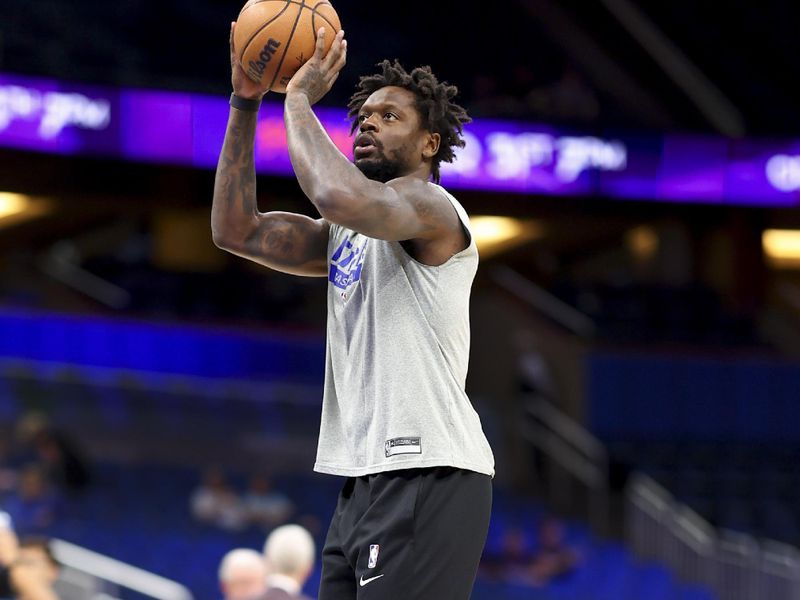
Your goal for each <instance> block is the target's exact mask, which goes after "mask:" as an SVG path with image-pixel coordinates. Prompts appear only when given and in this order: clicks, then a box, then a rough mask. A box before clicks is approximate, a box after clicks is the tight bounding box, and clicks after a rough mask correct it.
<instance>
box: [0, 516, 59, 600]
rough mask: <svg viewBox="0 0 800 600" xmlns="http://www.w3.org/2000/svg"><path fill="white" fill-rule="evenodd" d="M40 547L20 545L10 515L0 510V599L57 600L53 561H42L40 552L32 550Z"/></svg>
mask: <svg viewBox="0 0 800 600" xmlns="http://www.w3.org/2000/svg"><path fill="white" fill-rule="evenodd" d="M39 544H40V543H39V542H25V543H23V544H20V543H19V540H18V539H17V535H16V533H15V532H14V527H13V523H12V520H11V517H10V515H9V514H8V513H5V512H2V511H0V598H17V599H19V600H58V597H57V596H56V593H55V592H54V590H53V581H55V577H52V574H53V573H55V575H56V577H57V575H58V570H57V567H54V566H53V565H55V561H54V560H53V561H52V563H51V561H50V558H44V560H42V559H41V556H40V555H41V550H32V548H34V547H38V546H39ZM48 556H51V555H49V554H48Z"/></svg>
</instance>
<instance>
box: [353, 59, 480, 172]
mask: <svg viewBox="0 0 800 600" xmlns="http://www.w3.org/2000/svg"><path fill="white" fill-rule="evenodd" d="M377 66H378V67H379V68H380V69H381V72H380V73H376V74H375V75H365V76H364V77H362V78H361V79H360V80H359V81H358V86H357V87H356V92H355V93H354V94H353V96H352V97H351V98H350V101H349V102H348V103H347V108H348V113H347V116H348V117H349V118H350V119H352V120H353V123H352V126H351V127H350V133H353V132H354V131H355V130H356V129H357V128H358V113H359V112H360V111H361V107H362V106H363V105H364V102H366V101H367V98H369V97H370V96H371V95H372V94H373V92H376V91H377V90H379V89H381V88H383V87H386V86H396V87H401V88H405V89H407V90H409V91H410V92H412V93H413V94H414V96H415V97H416V108H417V111H418V112H419V114H420V117H421V119H422V128H423V129H425V130H427V131H430V132H431V133H438V134H439V135H440V136H441V138H442V139H441V143H440V145H439V152H437V153H436V156H434V157H433V161H432V165H431V175H433V180H434V181H435V182H436V183H439V165H440V163H442V162H448V163H450V162H453V159H454V158H455V152H454V149H455V148H463V147H464V140H463V139H461V134H462V131H463V126H464V125H465V124H466V123H469V122H470V121H471V120H472V119H470V118H469V116H468V115H467V111H466V110H464V109H463V108H462V107H461V106H459V105H458V104H456V103H455V102H453V98H455V96H456V94H458V88H457V87H456V86H454V85H450V84H448V83H447V82H444V81H443V82H439V80H438V79H436V75H434V74H433V73H431V68H430V67H417V68H415V69H413V70H412V71H411V73H408V72H407V71H406V70H405V69H404V68H403V67H402V65H401V64H400V63H399V62H398V61H397V60H395V61H394V62H391V61H389V60H384V61H383V62H380V63H378V65H377Z"/></svg>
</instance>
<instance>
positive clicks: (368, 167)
mask: <svg viewBox="0 0 800 600" xmlns="http://www.w3.org/2000/svg"><path fill="white" fill-rule="evenodd" d="M394 154H395V156H392V158H389V157H388V156H386V154H385V153H384V151H383V144H381V143H380V142H379V141H378V140H375V151H374V152H373V153H372V156H369V157H367V158H361V159H358V160H355V161H354V164H355V165H356V168H358V170H359V171H361V172H362V173H363V174H364V176H365V177H366V178H367V179H372V180H373V181H380V182H381V183H386V182H387V181H391V180H392V179H397V178H398V177H401V176H402V175H403V173H404V172H405V171H406V168H405V163H404V162H403V161H402V160H401V159H400V156H398V154H400V153H399V152H394Z"/></svg>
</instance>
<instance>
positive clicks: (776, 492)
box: [611, 442, 800, 546]
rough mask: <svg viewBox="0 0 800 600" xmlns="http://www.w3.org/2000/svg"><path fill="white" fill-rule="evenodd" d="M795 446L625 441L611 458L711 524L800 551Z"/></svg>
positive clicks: (799, 479) (799, 492) (799, 476)
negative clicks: (643, 477)
mask: <svg viewBox="0 0 800 600" xmlns="http://www.w3.org/2000/svg"><path fill="white" fill-rule="evenodd" d="M798 452H800V449H798V448H797V447H796V446H795V445H773V446H766V445H761V446H758V445H746V444H725V443H718V444H709V443H690V442H684V443H653V442H638V443H637V442H626V443H617V444H612V446H611V454H612V456H613V457H614V458H615V461H616V463H617V464H618V465H621V466H622V467H623V469H625V470H626V471H628V470H631V469H634V468H636V469H639V470H641V471H643V472H644V473H646V474H647V475H649V476H651V477H652V478H653V479H655V480H656V481H657V482H658V483H660V484H661V485H663V486H664V487H665V488H666V489H668V490H669V491H670V492H671V493H672V494H673V495H674V496H675V498H676V499H677V500H679V501H681V502H683V503H684V504H687V505H688V506H690V507H691V508H692V509H693V510H694V511H695V512H697V513H698V514H700V516H702V517H703V518H705V519H706V520H707V521H709V522H710V523H711V524H713V525H715V526H717V527H720V528H724V529H732V530H735V531H742V532H746V533H750V534H753V535H755V536H756V537H763V538H770V539H774V540H778V541H781V542H785V543H789V544H793V545H796V546H800V472H798V471H797V468H796V457H797V456H798Z"/></svg>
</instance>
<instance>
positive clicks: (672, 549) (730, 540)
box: [625, 474, 800, 600]
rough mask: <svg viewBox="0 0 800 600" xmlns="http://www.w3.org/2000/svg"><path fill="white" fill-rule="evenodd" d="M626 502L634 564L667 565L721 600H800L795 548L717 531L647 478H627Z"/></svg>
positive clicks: (799, 563)
mask: <svg viewBox="0 0 800 600" xmlns="http://www.w3.org/2000/svg"><path fill="white" fill-rule="evenodd" d="M625 500H626V506H625V536H626V539H627V541H628V543H629V544H630V546H631V548H632V550H633V552H634V554H635V555H636V556H637V557H638V558H640V559H642V560H657V561H661V562H664V563H666V564H667V565H668V566H669V567H671V568H672V569H673V570H674V571H675V573H676V574H677V575H678V577H679V578H680V579H681V580H682V581H684V582H686V583H692V584H700V585H704V586H707V587H709V588H711V589H713V590H714V591H715V592H716V593H717V595H718V597H719V599H720V600H800V551H798V549H797V548H795V547H793V546H789V545H787V544H781V543H778V542H775V541H772V540H760V541H759V540H756V539H755V538H754V537H753V536H751V535H748V534H745V533H740V532H734V531H728V530H719V531H718V530H715V529H714V527H712V526H711V525H710V524H709V523H708V522H707V521H705V520H704V519H703V518H701V517H700V516H699V515H697V514H696V513H695V512H694V511H692V510H691V509H690V508H688V507H687V506H685V505H683V504H681V503H680V502H678V501H676V500H675V499H674V498H673V497H672V496H671V495H670V494H669V492H667V490H665V489H664V488H663V487H661V486H660V485H658V483H656V482H655V481H653V480H652V479H651V478H649V477H647V476H646V475H642V474H634V475H633V476H632V477H631V479H630V481H629V483H628V487H627V490H626V493H625Z"/></svg>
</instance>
